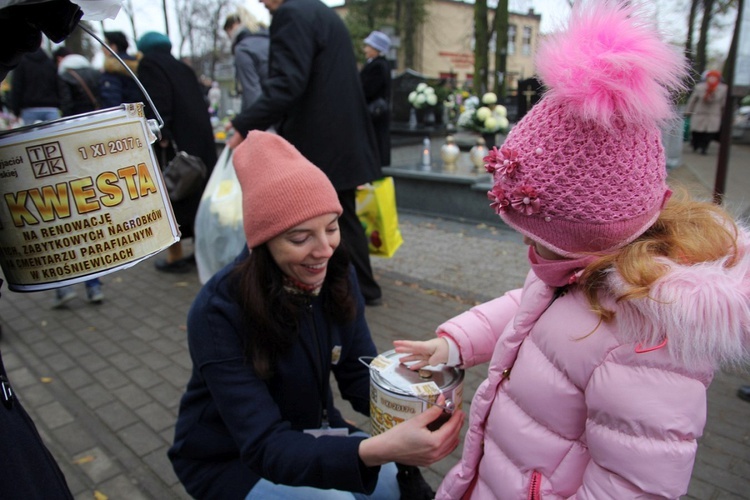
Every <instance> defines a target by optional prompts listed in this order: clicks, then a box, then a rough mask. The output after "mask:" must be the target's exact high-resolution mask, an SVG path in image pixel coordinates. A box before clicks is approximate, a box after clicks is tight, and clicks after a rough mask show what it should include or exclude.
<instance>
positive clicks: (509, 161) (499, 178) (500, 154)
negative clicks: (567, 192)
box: [484, 146, 541, 215]
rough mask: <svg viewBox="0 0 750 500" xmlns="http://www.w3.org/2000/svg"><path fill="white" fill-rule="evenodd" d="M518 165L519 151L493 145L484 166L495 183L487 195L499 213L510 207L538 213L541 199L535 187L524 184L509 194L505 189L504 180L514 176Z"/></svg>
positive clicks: (524, 212)
mask: <svg viewBox="0 0 750 500" xmlns="http://www.w3.org/2000/svg"><path fill="white" fill-rule="evenodd" d="M518 166H519V162H518V152H517V151H514V150H512V149H510V148H508V147H505V146H503V147H501V148H500V149H497V147H493V148H492V150H491V151H490V153H489V154H488V155H487V156H485V157H484V168H485V170H486V171H487V173H489V174H492V176H493V179H494V185H493V187H492V190H490V191H488V192H487V197H488V198H489V200H490V201H491V202H492V203H490V207H492V208H493V209H494V210H495V213H496V214H498V215H500V214H503V213H505V212H506V211H507V210H510V209H512V210H516V211H518V212H521V213H523V214H524V215H532V214H536V213H539V211H540V210H541V201H540V200H539V195H538V193H537V191H536V189H535V188H534V187H532V186H528V185H525V184H522V185H520V186H517V187H516V188H515V189H513V190H512V191H510V192H508V193H507V194H506V192H505V190H504V189H503V181H504V180H507V179H508V178H510V177H512V176H513V174H514V173H515V171H516V169H517V168H518Z"/></svg>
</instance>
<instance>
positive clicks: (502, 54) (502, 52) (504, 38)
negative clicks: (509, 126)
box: [495, 0, 508, 101]
mask: <svg viewBox="0 0 750 500" xmlns="http://www.w3.org/2000/svg"><path fill="white" fill-rule="evenodd" d="M495 40H496V42H495V93H496V94H497V95H498V97H499V98H500V99H501V101H503V100H504V99H505V96H506V94H507V93H508V71H507V70H508V0H499V1H498V2H497V10H496V11H495Z"/></svg>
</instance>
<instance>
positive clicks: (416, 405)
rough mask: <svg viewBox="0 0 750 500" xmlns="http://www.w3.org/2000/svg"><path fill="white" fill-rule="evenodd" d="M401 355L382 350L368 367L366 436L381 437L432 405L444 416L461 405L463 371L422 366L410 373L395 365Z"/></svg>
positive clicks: (398, 363) (401, 366)
mask: <svg viewBox="0 0 750 500" xmlns="http://www.w3.org/2000/svg"><path fill="white" fill-rule="evenodd" d="M402 356H404V355H403V354H399V353H396V351H395V350H390V351H386V352H384V353H383V354H380V355H378V357H376V358H375V359H373V360H372V361H371V362H370V364H369V367H370V425H371V429H370V433H371V434H372V435H373V436H376V435H378V434H381V433H383V432H385V431H387V430H388V429H390V428H391V427H393V426H394V425H397V424H399V423H401V422H403V421H405V420H408V419H410V418H412V417H414V416H416V415H418V414H420V413H422V412H424V411H425V410H427V408H429V407H430V406H433V405H436V404H437V400H438V397H439V396H440V395H441V394H442V395H443V396H444V397H445V403H444V404H442V405H440V406H442V407H443V409H444V410H445V411H446V412H447V413H452V412H453V411H454V410H456V409H461V407H462V406H463V391H464V371H463V370H460V369H458V368H451V367H431V366H429V367H425V368H422V369H421V370H418V371H414V370H410V369H409V368H408V367H406V366H404V365H403V364H401V363H400V362H399V359H400V358H401V357H402Z"/></svg>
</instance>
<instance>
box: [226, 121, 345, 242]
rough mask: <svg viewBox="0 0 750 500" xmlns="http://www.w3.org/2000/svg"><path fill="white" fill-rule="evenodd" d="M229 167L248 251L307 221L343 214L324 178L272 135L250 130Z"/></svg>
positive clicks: (332, 190)
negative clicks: (233, 175) (237, 187)
mask: <svg viewBox="0 0 750 500" xmlns="http://www.w3.org/2000/svg"><path fill="white" fill-rule="evenodd" d="M232 162H233V163H234V170H235V172H237V179H238V180H239V181H240V186H241V187H242V214H243V223H244V226H245V237H246V238H247V246H248V247H250V248H255V247H257V246H258V245H260V244H262V243H265V242H267V241H268V240H270V239H272V238H273V237H274V236H277V235H279V234H281V233H283V232H284V231H286V230H287V229H290V228H292V227H294V226H296V225H297V224H300V223H302V222H304V221H306V220H308V219H312V218H313V217H318V216H319V215H325V214H329V213H334V212H335V213H337V214H339V215H341V212H342V211H343V210H342V208H341V204H340V203H339V198H338V195H337V194H336V190H335V189H333V185H332V184H331V181H329V180H328V177H327V176H326V174H324V173H323V171H322V170H320V169H319V168H318V167H316V166H315V165H313V164H312V163H310V161H309V160H308V159H307V158H305V157H304V156H302V154H301V153H300V152H299V151H297V149H295V147H294V146H292V145H291V144H289V143H288V142H287V141H286V140H285V139H283V138H282V137H280V136H278V135H276V134H269V133H268V132H260V131H257V130H254V131H251V132H250V133H249V134H247V138H246V139H245V140H244V141H242V144H240V145H239V146H237V148H236V149H235V150H234V155H233V157H232Z"/></svg>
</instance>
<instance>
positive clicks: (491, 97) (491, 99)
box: [482, 92, 497, 104]
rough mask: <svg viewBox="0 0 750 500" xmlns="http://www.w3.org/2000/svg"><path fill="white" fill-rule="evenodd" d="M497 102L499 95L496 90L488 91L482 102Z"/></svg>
mask: <svg viewBox="0 0 750 500" xmlns="http://www.w3.org/2000/svg"><path fill="white" fill-rule="evenodd" d="M495 103H497V95H496V94H495V93H494V92H487V93H486V94H484V95H483V96H482V104H495Z"/></svg>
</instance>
